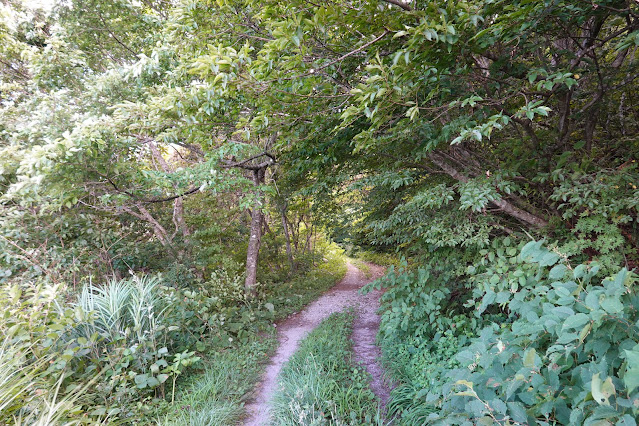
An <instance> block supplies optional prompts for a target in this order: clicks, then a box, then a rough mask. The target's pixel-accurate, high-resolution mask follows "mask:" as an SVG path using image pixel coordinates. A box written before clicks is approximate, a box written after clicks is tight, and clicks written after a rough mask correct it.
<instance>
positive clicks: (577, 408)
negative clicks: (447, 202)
mask: <svg viewBox="0 0 639 426" xmlns="http://www.w3.org/2000/svg"><path fill="white" fill-rule="evenodd" d="M504 246H505V247H504ZM518 252H519V250H515V251H512V247H511V246H510V244H506V242H505V241H502V243H501V244H495V245H494V247H493V249H492V250H490V251H488V252H486V253H485V254H484V255H483V256H482V258H483V259H484V261H483V262H477V263H475V265H476V266H470V267H469V268H468V269H467V271H466V273H465V274H460V276H459V277H458V278H457V279H460V278H463V275H465V276H466V279H467V280H468V282H469V283H470V285H469V286H468V291H467V293H466V298H467V299H466V300H465V303H464V304H463V306H458V305H456V302H455V301H454V300H447V299H448V298H447V297H445V295H440V296H442V297H439V299H436V300H437V301H436V302H434V303H435V304H434V305H433V304H429V300H432V299H430V298H429V297H428V296H429V295H432V296H430V297H436V295H437V294H438V293H441V290H440V289H439V288H438V284H437V282H438V281H437V279H435V280H431V283H432V284H433V286H432V287H431V286H429V285H427V284H426V283H425V282H424V281H423V279H424V277H425V276H426V275H424V274H425V272H423V270H422V272H421V276H420V275H419V274H417V275H412V276H399V277H393V276H391V277H392V278H391V279H393V280H394V281H392V285H393V286H397V287H399V288H405V289H406V288H407V289H408V290H404V292H401V291H398V290H397V289H395V288H393V287H391V289H390V290H389V291H388V292H387V293H386V295H390V296H392V297H394V298H393V299H391V300H390V301H389V299H387V300H386V302H387V303H390V304H391V306H395V307H404V309H406V307H407V305H411V300H417V299H412V297H415V295H420V294H421V296H418V297H421V298H423V297H426V299H423V300H422V299H421V298H420V299H419V301H418V302H417V306H421V308H420V309H421V310H426V311H431V312H437V311H441V313H439V315H436V316H435V317H433V318H434V320H433V321H432V325H431V322H430V321H427V320H419V321H418V322H417V324H419V325H418V326H414V327H412V328H409V327H406V326H405V324H404V323H402V322H398V320H396V319H394V318H395V317H394V316H393V313H390V314H389V313H388V312H387V313H386V314H385V316H384V317H383V325H382V331H381V333H380V336H381V338H382V339H383V342H384V343H383V347H384V348H385V353H386V357H387V359H392V362H391V364H390V365H391V368H392V369H393V371H395V374H396V375H397V377H398V378H400V379H401V380H403V381H404V382H405V383H406V384H405V385H403V386H402V387H400V388H398V389H397V390H396V391H395V392H394V395H393V401H392V402H391V404H390V407H391V409H393V410H395V411H396V412H398V413H402V414H403V416H402V419H403V421H405V422H406V424H411V423H410V422H411V421H416V419H419V420H420V421H423V422H426V423H427V424H466V423H467V422H469V421H470V422H482V421H488V422H494V423H499V424H513V422H514V424H530V423H534V422H548V423H555V422H556V423H559V424H574V423H580V424H581V423H584V424H591V423H593V424H594V422H597V421H605V422H607V424H609V422H612V423H614V422H622V423H623V422H631V423H628V424H634V423H632V419H633V418H636V416H637V411H636V401H637V398H638V397H639V394H637V389H636V387H637V386H636V382H635V377H634V375H635V373H636V372H635V370H634V367H633V365H634V358H633V357H635V352H636V351H637V350H638V349H639V346H638V343H639V342H638V341H637V339H636V336H637V335H639V334H638V333H637V332H638V330H637V319H638V318H637V312H639V310H638V305H637V301H638V300H639V299H638V298H637V294H636V289H635V287H636V285H635V283H636V281H637V278H636V275H634V274H633V273H631V272H629V271H627V270H625V269H622V270H620V271H618V272H616V273H614V274H613V275H612V276H610V277H608V278H604V279H601V278H598V277H597V275H598V273H599V272H600V271H601V268H600V266H599V265H598V264H596V263H594V262H593V263H589V264H578V265H575V264H571V262H570V261H569V259H568V257H567V256H565V255H564V254H562V253H561V252H560V251H559V250H558V249H556V248H554V249H552V250H549V249H548V248H546V247H544V246H543V242H541V241H539V242H534V241H533V242H529V243H528V244H526V245H525V246H523V247H522V248H521V254H519V255H517V253H518ZM420 277H421V278H422V280H420ZM410 282H416V283H421V284H419V285H420V287H418V288H421V290H419V291H416V290H415V287H407V286H409V285H410ZM464 308H465V309H464ZM397 309H398V308H394V309H393V310H391V311H389V312H393V311H396V310H397ZM413 309H416V308H415V307H413ZM454 311H457V312H458V314H457V316H452V314H451V312H454ZM412 312H413V311H412V310H411V311H409V312H408V314H407V315H410V314H412ZM420 315H421V317H424V315H425V314H420ZM421 317H420V318H421ZM453 318H455V319H456V321H455V320H453ZM498 318H499V319H498ZM497 319H498V320H497ZM496 320H497V321H496ZM444 330H447V331H444ZM432 336H434V340H435V343H433V342H431V339H432V338H433V337H432ZM440 341H441V342H443V343H442V344H440V343H439V342H440ZM450 351H452V352H453V353H455V352H456V355H455V356H454V361H450V360H451V359H452V357H451V352H450ZM447 360H448V361H447ZM446 364H448V365H446ZM414 365H420V366H421V368H420V369H418V370H415V369H414V367H413V366H414ZM424 372H429V373H430V374H425V373H424ZM465 422H466V423H465Z"/></svg>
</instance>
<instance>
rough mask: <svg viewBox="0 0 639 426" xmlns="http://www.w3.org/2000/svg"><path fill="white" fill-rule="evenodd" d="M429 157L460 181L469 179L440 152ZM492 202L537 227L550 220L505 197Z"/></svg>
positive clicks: (509, 213) (544, 224)
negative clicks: (516, 204) (510, 201)
mask: <svg viewBox="0 0 639 426" xmlns="http://www.w3.org/2000/svg"><path fill="white" fill-rule="evenodd" d="M429 159H430V161H432V162H433V163H434V164H435V165H437V166H438V167H439V168H440V169H442V170H443V171H444V172H445V173H446V174H448V175H449V176H450V177H452V178H453V179H455V180H458V181H460V182H468V180H469V179H468V177H467V176H466V175H464V174H462V173H460V172H459V171H457V170H456V169H455V168H454V167H453V166H451V165H450V164H448V163H447V162H446V161H445V160H444V158H443V157H441V156H440V155H439V154H436V153H434V152H433V153H431V154H430V156H429ZM491 203H493V204H494V205H496V206H497V207H499V208H500V209H501V210H502V211H503V212H504V213H506V214H508V215H509V216H512V217H514V218H516V219H518V220H520V221H522V222H524V223H526V224H528V225H532V226H534V227H535V228H543V227H544V226H547V225H548V222H546V221H545V220H544V219H542V218H540V217H537V216H535V215H533V214H531V213H529V212H527V211H525V210H522V209H520V208H519V207H516V206H514V205H512V204H511V203H509V202H508V201H506V200H504V199H503V198H502V199H501V200H495V201H491Z"/></svg>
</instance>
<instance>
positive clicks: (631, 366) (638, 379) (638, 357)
mask: <svg viewBox="0 0 639 426" xmlns="http://www.w3.org/2000/svg"><path fill="white" fill-rule="evenodd" d="M624 353H625V355H626V364H627V367H626V372H625V374H624V375H623V382H624V384H625V385H626V389H627V390H628V393H632V392H633V391H634V390H635V389H637V388H638V387H639V345H637V346H635V348H634V349H633V350H627V349H626V350H624Z"/></svg>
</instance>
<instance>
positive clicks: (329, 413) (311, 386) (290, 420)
mask: <svg viewBox="0 0 639 426" xmlns="http://www.w3.org/2000/svg"><path fill="white" fill-rule="evenodd" d="M353 319H354V314H353V312H352V311H348V312H343V313H336V314H333V315H331V316H330V317H329V318H327V319H326V320H324V321H323V322H322V323H321V324H320V325H319V326H318V327H317V328H316V329H315V330H313V331H312V332H311V333H310V334H309V335H308V336H307V337H306V338H305V339H304V340H303V341H302V343H301V344H300V347H299V349H298V350H297V352H296V353H295V354H294V355H293V356H292V357H291V359H290V360H289V361H288V362H287V364H286V365H285V366H284V368H283V369H282V372H281V374H280V378H279V389H280V390H279V391H278V392H277V393H276V394H275V396H274V398H273V407H272V420H273V424H274V425H281V426H284V425H291V426H293V425H296V426H297V425H373V424H382V421H381V420H380V414H379V411H378V400H377V398H376V397H375V395H374V394H373V392H372V391H371V390H370V388H369V381H370V375H369V374H368V373H367V372H366V369H365V368H364V367H363V366H360V365H358V364H356V363H355V362H354V361H353V359H352V342H351V340H350V334H351V331H352V326H353Z"/></svg>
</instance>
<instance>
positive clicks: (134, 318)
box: [76, 276, 166, 342]
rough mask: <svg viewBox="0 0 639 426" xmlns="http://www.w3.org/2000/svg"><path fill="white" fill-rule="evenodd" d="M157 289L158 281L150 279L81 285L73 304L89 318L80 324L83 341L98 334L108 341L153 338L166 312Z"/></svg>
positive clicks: (140, 278) (138, 340)
mask: <svg viewBox="0 0 639 426" xmlns="http://www.w3.org/2000/svg"><path fill="white" fill-rule="evenodd" d="M159 287H160V280H159V279H158V278H157V277H152V276H143V277H138V276H133V277H131V278H129V279H124V280H115V279H114V280H111V281H109V282H108V283H107V284H105V285H103V286H96V285H94V284H89V285H86V286H84V287H83V288H82V291H81V292H80V294H79V296H78V300H77V303H76V305H77V306H78V307H80V308H81V309H82V310H83V311H84V312H89V313H91V314H92V315H93V317H92V321H90V322H87V323H85V324H83V326H82V330H81V331H82V333H83V334H84V336H85V337H87V338H90V336H92V335H93V334H94V333H98V334H100V336H102V337H103V338H106V339H107V340H108V341H114V340H119V339H125V340H127V341H137V342H142V341H145V340H148V339H153V338H154V335H155V331H156V330H157V329H158V327H159V325H160V324H159V323H160V322H161V316H162V314H163V313H164V311H165V309H166V306H163V299H162V295H161V293H160V291H159V290H160V289H159Z"/></svg>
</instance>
